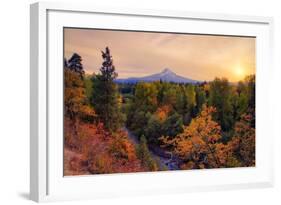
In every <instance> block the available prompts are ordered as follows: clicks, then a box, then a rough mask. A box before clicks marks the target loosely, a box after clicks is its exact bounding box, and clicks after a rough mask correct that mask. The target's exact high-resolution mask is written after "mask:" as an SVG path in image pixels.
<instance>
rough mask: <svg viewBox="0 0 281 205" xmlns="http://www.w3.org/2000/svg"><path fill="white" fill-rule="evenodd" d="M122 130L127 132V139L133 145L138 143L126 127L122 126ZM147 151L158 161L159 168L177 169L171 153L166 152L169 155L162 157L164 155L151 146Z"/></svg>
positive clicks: (176, 163)
mask: <svg viewBox="0 0 281 205" xmlns="http://www.w3.org/2000/svg"><path fill="white" fill-rule="evenodd" d="M123 131H125V132H127V135H128V137H129V139H130V140H131V142H132V143H133V144H134V145H138V144H139V143H140V142H139V140H138V138H137V136H135V135H134V134H133V133H132V132H131V131H130V130H128V129H127V128H126V127H123ZM149 152H150V154H151V156H152V158H153V159H154V160H156V161H157V162H158V164H159V166H160V170H179V167H178V162H177V160H175V159H173V156H172V154H171V153H166V155H170V156H169V157H164V156H160V154H158V153H157V152H156V150H154V151H153V149H151V148H149Z"/></svg>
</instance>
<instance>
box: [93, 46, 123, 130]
mask: <svg viewBox="0 0 281 205" xmlns="http://www.w3.org/2000/svg"><path fill="white" fill-rule="evenodd" d="M102 58H103V63H102V66H101V68H100V74H97V75H95V76H93V78H92V81H93V93H92V104H93V106H94V107H95V110H96V112H97V114H98V115H99V118H100V120H101V121H102V122H103V123H104V125H105V127H106V128H107V129H108V130H110V131H116V130H117V129H118V128H120V127H121V125H122V123H123V118H124V117H123V115H122V114H121V111H120V107H121V102H120V96H119V93H118V88H117V85H116V84H115V83H114V79H116V77H117V73H116V71H115V67H114V65H113V59H112V56H111V55H110V50H109V48H108V47H106V49H105V52H103V51H102Z"/></svg>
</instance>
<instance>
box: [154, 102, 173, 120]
mask: <svg viewBox="0 0 281 205" xmlns="http://www.w3.org/2000/svg"><path fill="white" fill-rule="evenodd" d="M170 111H171V106H169V105H163V106H161V107H158V109H157V110H156V112H155V115H156V116H157V117H158V119H159V120H160V121H161V122H164V121H165V120H166V119H167V117H168V114H169V112H170Z"/></svg>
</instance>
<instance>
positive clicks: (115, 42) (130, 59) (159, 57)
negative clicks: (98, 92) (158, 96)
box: [64, 28, 255, 82]
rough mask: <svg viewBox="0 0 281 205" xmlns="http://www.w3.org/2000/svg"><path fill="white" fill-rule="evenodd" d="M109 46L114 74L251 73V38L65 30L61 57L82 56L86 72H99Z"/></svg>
mask: <svg viewBox="0 0 281 205" xmlns="http://www.w3.org/2000/svg"><path fill="white" fill-rule="evenodd" d="M106 46H108V47H109V48H110V50H111V55H112V57H113V62H114V65H115V67H116V71H117V72H118V78H129V77H144V76H148V75H152V74H155V73H159V72H162V71H163V70H164V69H165V68H168V69H170V70H172V71H173V72H174V73H176V74H177V75H180V76H183V77H186V78H191V79H193V80H199V81H210V80H213V79H214V78H215V77H220V78H221V77H225V78H228V79H229V81H232V82H237V81H239V80H242V79H243V78H244V77H245V76H246V75H250V74H255V38H253V37H233V36H231V37H230V36H214V35H194V34H171V33H151V32H134V31H112V30H96V29H76V28H74V29H72V28H65V29H64V55H65V57H66V58H67V59H68V58H70V57H71V55H72V54H73V53H78V54H79V55H81V57H82V60H83V61H82V63H83V65H84V69H85V72H86V73H88V74H92V73H93V72H94V73H98V72H99V69H100V67H101V64H102V57H101V50H104V49H105V47H106Z"/></svg>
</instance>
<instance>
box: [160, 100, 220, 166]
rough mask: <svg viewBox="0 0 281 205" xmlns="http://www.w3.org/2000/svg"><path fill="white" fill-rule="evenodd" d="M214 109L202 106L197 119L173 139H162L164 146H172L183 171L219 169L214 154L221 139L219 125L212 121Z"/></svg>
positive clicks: (218, 162)
mask: <svg viewBox="0 0 281 205" xmlns="http://www.w3.org/2000/svg"><path fill="white" fill-rule="evenodd" d="M215 111H216V109H215V108H214V107H207V106H206V105H203V108H202V111H201V113H200V114H199V116H198V117H196V118H194V119H193V120H192V121H191V123H190V125H189V126H187V127H185V128H184V130H183V133H180V134H178V135H177V136H176V137H175V138H173V139H169V138H168V137H162V138H161V139H162V142H163V143H164V146H172V147H173V150H174V152H175V154H176V155H178V156H179V157H180V158H181V159H182V160H183V161H184V163H183V165H182V167H183V168H184V169H198V168H214V167H220V166H221V164H220V161H219V159H218V156H217V154H216V143H217V142H218V140H219V139H220V138H221V127H220V125H219V124H218V123H217V122H215V121H213V120H212V114H213V113H214V112H215Z"/></svg>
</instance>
